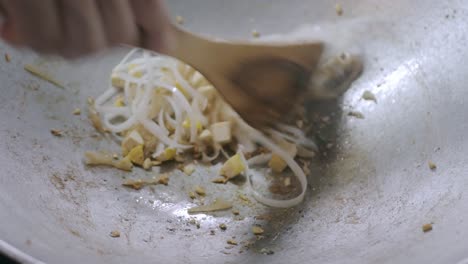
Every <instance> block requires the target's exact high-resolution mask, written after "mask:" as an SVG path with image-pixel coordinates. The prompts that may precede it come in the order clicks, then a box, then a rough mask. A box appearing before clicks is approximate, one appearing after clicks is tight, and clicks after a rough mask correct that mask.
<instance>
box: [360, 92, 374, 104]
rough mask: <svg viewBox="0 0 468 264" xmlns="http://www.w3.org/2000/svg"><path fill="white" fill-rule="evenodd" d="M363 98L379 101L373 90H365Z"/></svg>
mask: <svg viewBox="0 0 468 264" xmlns="http://www.w3.org/2000/svg"><path fill="white" fill-rule="evenodd" d="M362 99H364V100H366V101H374V102H375V103H377V98H376V97H375V95H374V94H373V93H372V92H371V91H365V92H364V93H363V94H362Z"/></svg>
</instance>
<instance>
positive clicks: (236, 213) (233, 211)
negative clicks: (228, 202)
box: [232, 209, 240, 215]
mask: <svg viewBox="0 0 468 264" xmlns="http://www.w3.org/2000/svg"><path fill="white" fill-rule="evenodd" d="M232 214H233V215H240V212H239V210H237V209H232Z"/></svg>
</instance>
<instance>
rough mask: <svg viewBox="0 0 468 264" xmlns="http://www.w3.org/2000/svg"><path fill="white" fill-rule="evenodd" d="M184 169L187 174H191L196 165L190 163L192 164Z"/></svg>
mask: <svg viewBox="0 0 468 264" xmlns="http://www.w3.org/2000/svg"><path fill="white" fill-rule="evenodd" d="M183 171H184V173H185V174H186V175H188V176H190V175H192V174H193V173H194V172H195V167H194V166H193V165H191V164H190V165H187V166H185V167H184V169H183Z"/></svg>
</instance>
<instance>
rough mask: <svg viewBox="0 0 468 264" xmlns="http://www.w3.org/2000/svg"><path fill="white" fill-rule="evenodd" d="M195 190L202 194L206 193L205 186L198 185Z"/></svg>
mask: <svg viewBox="0 0 468 264" xmlns="http://www.w3.org/2000/svg"><path fill="white" fill-rule="evenodd" d="M195 192H196V193H197V194H198V195H200V196H205V195H206V191H205V188H203V187H201V186H196V187H195Z"/></svg>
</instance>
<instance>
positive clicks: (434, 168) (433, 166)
mask: <svg viewBox="0 0 468 264" xmlns="http://www.w3.org/2000/svg"><path fill="white" fill-rule="evenodd" d="M428 165H429V169H431V170H432V171H434V170H436V169H437V165H436V164H435V163H434V162H432V161H429V162H428Z"/></svg>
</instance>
